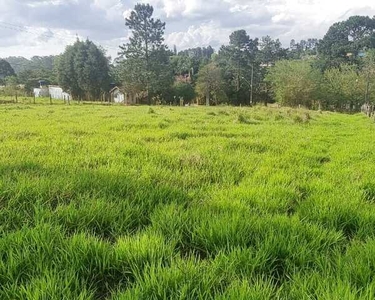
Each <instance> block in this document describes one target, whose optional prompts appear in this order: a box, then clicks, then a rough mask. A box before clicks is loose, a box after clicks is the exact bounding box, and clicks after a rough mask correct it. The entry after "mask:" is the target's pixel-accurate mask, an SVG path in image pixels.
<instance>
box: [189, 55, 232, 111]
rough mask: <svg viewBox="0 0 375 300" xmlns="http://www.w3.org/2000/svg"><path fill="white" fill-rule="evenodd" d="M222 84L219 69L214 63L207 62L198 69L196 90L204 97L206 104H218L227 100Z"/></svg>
mask: <svg viewBox="0 0 375 300" xmlns="http://www.w3.org/2000/svg"><path fill="white" fill-rule="evenodd" d="M223 86H224V81H223V78H222V75H221V70H220V68H219V67H218V66H217V65H216V64H215V63H213V62H212V63H209V64H208V65H206V66H204V67H203V68H202V69H201V70H200V71H199V73H198V80H197V84H196V92H197V94H198V95H199V96H200V97H202V98H205V99H206V105H207V106H209V105H210V102H214V103H215V104H219V103H221V102H225V101H226V100H227V96H226V94H225V92H224V87H223Z"/></svg>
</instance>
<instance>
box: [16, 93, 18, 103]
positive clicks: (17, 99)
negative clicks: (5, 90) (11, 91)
mask: <svg viewBox="0 0 375 300" xmlns="http://www.w3.org/2000/svg"><path fill="white" fill-rule="evenodd" d="M16 103H18V97H17V92H16Z"/></svg>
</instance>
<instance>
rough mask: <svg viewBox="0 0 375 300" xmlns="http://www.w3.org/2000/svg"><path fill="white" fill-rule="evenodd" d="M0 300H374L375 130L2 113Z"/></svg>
mask: <svg viewBox="0 0 375 300" xmlns="http://www.w3.org/2000/svg"><path fill="white" fill-rule="evenodd" d="M0 127H1V131H0V258H1V259H0V299H114V300H124V299H236V300H237V299H373V298H374V294H375V279H374V278H375V271H374V270H375V177H374V172H375V169H374V161H375V139H374V136H375V125H374V124H373V123H372V122H371V120H369V119H367V118H366V117H365V116H363V115H343V114H335V113H328V112H323V113H318V112H309V111H304V110H293V109H286V108H285V109H278V108H263V107H256V108H252V109H249V108H246V109H245V108H225V107H218V108H208V109H207V108H197V107H184V108H176V107H154V108H148V107H122V106H99V105H98V106H92V105H81V106H78V105H72V106H63V105H60V106H58V105H52V106H49V105H44V106H40V105H26V104H24V105H22V104H21V105H3V106H0Z"/></svg>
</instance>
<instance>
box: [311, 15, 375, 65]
mask: <svg viewBox="0 0 375 300" xmlns="http://www.w3.org/2000/svg"><path fill="white" fill-rule="evenodd" d="M372 48H375V18H370V17H368V16H352V17H350V18H349V19H348V20H346V21H343V22H338V23H335V24H333V25H332V26H331V27H330V28H329V30H328V32H327V33H326V35H325V36H324V38H323V39H322V40H321V41H320V42H319V45H318V52H319V54H320V56H321V58H322V60H323V62H324V67H325V68H329V67H338V66H339V65H340V64H342V63H348V62H355V63H358V54H359V52H360V51H362V50H364V49H372Z"/></svg>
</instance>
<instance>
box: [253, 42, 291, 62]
mask: <svg viewBox="0 0 375 300" xmlns="http://www.w3.org/2000/svg"><path fill="white" fill-rule="evenodd" d="M285 58H287V50H286V49H284V48H283V47H282V46H281V42H280V41H279V39H276V40H273V39H272V38H271V37H270V36H268V35H267V36H265V37H262V38H261V40H260V41H259V52H258V57H257V60H258V61H259V63H260V64H262V65H265V66H271V65H274V64H275V63H276V62H277V61H279V60H282V59H285Z"/></svg>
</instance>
